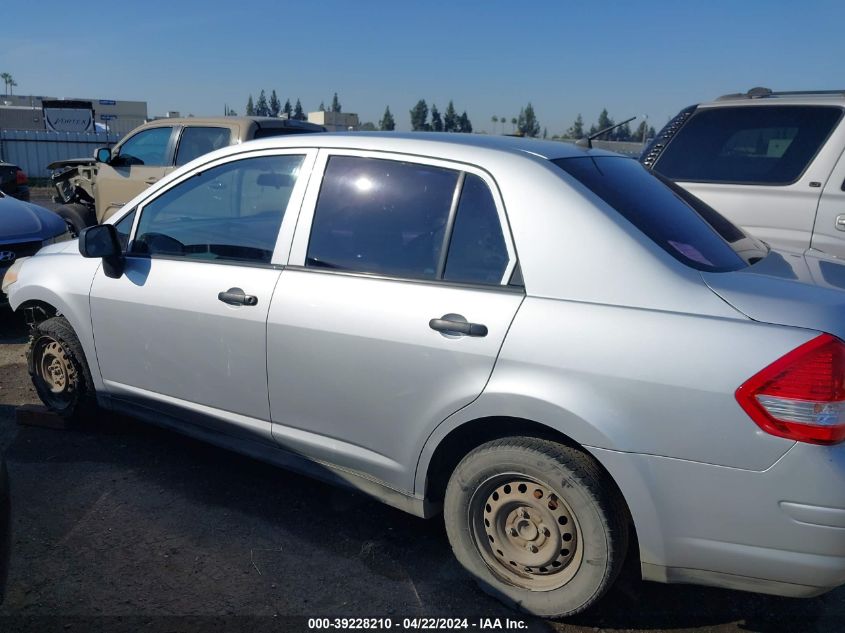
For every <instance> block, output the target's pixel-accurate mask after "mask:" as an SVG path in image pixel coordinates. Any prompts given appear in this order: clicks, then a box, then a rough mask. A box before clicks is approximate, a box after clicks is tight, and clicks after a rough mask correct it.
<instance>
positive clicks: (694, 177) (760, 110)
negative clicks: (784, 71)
mask: <svg viewBox="0 0 845 633" xmlns="http://www.w3.org/2000/svg"><path fill="white" fill-rule="evenodd" d="M841 117H842V109H841V108H838V107H829V106H823V107H821V106H817V107H813V106H745V107H735V108H711V109H707V108H704V109H700V110H699V111H697V112H696V113H695V115H693V116H692V117H691V118H690V119H689V121H687V123H686V124H685V125H684V126H683V127H682V128H681V129H680V130H679V131H678V132H677V134H676V135H675V137H674V138H673V139H672V141H671V142H670V143H669V145H668V146H667V147H666V149H665V150H664V151H663V154H662V155H661V156H660V158H659V159H658V161H657V164H656V165H655V167H654V169H655V171H658V172H660V173H661V174H663V175H664V176H666V177H667V178H671V179H672V180H676V181H677V180H680V181H695V182H723V183H745V184H751V183H760V184H769V185H786V184H789V183H792V182H795V181H796V180H797V179H798V178H799V177H800V176H801V174H802V173H803V172H804V170H805V169H806V167H807V165H808V164H809V163H810V161H811V160H812V159H813V157H814V156H815V155H816V152H817V151H818V150H819V148H820V147H821V145H822V143H824V141H825V139H827V137H828V135H829V134H830V133H831V131H832V130H833V128H834V126H835V125H836V123H837V122H838V121H839V119H840V118H841Z"/></svg>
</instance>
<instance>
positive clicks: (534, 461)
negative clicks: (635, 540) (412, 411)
mask: <svg viewBox="0 0 845 633" xmlns="http://www.w3.org/2000/svg"><path fill="white" fill-rule="evenodd" d="M538 495H539V496H538ZM443 514H444V520H445V523H446V532H447V534H448V536H449V542H450V543H451V545H452V551H453V552H454V553H455V556H456V557H457V559H458V561H459V562H460V563H461V564H462V565H463V566H464V568H465V569H467V571H469V572H470V574H472V576H473V577H474V578H475V579H476V581H477V582H478V584H479V585H480V586H481V588H482V590H484V591H485V592H486V593H489V594H490V595H492V596H493V597H495V598H498V599H499V600H501V601H503V602H505V603H506V604H509V605H510V606H512V607H515V608H517V609H520V610H521V611H524V612H526V613H530V614H532V615H537V616H542V617H550V618H558V617H565V616H570V615H574V614H576V613H579V612H581V611H584V610H585V609H587V608H589V607H590V606H591V605H592V604H594V603H595V602H596V601H597V600H599V598H601V597H602V596H603V595H604V594H605V592H606V591H607V590H608V589H609V588H610V586H611V585H612V584H613V582H614V581H615V580H616V577H617V576H618V574H619V571H620V570H621V569H622V564H623V562H624V561H625V554H626V552H627V548H628V521H627V513H626V511H625V507H624V504H623V501H622V499H621V497H620V495H619V493H618V491H617V490H616V488H615V487H614V486H613V484H612V482H610V481H609V479H608V477H607V475H606V474H605V473H604V471H603V470H602V469H601V468H600V467H599V466H598V464H597V463H596V462H595V461H594V460H593V459H592V458H591V457H590V456H588V455H586V454H584V453H582V452H581V451H578V450H576V449H574V448H570V447H568V446H564V445H562V444H558V443H555V442H551V441H548V440H541V439H537V438H531V437H507V438H502V439H498V440H493V441H491V442H487V443H486V444H482V445H481V446H479V447H478V448H476V449H475V450H473V451H472V452H470V453H469V454H468V455H467V456H466V457H464V459H463V460H462V461H461V462H460V464H458V466H457V467H456V468H455V471H454V472H453V473H452V476H451V478H450V479H449V484H448V486H447V488H446V496H445V500H444V508H443ZM552 526H554V527H553V528H552ZM532 565H533V566H532Z"/></svg>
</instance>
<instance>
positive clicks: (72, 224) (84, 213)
mask: <svg viewBox="0 0 845 633" xmlns="http://www.w3.org/2000/svg"><path fill="white" fill-rule="evenodd" d="M56 213H57V214H58V215H59V217H61V218H62V219H63V220H64V221H65V224H67V227H68V231H70V233H71V235H73V236H74V237H77V236H78V235H79V232H80V231H82V229H84V228H85V227H88V226H91V225H92V224H94V218H93V213H92V212H91V209H90V208H88V207H87V206H85V205H84V204H65V205H62V206H60V207H59V208H58V209H56Z"/></svg>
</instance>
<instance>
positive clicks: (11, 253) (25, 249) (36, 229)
mask: <svg viewBox="0 0 845 633" xmlns="http://www.w3.org/2000/svg"><path fill="white" fill-rule="evenodd" d="M67 228H68V227H67V224H65V221H64V220H63V219H62V218H60V217H59V216H57V215H56V214H55V213H53V212H52V211H49V210H47V209H45V208H44V207H39V206H38V205H36V204H32V203H30V202H23V201H22V200H17V199H16V198H12V197H10V196H6V195H4V194H2V193H0V279H2V278H3V275H5V274H6V270H7V269H8V268H9V267H10V266H11V265H12V264H14V263H15V260H16V259H20V258H21V257H29V256H30V255H35V253H37V252H38V250H39V249H40V248H41V247H42V246H46V245H47V244H53V243H55V242H61V241H63V240H69V239H70V238H71V235H70V233H68V230H67ZM4 305H6V295H4V294H3V293H2V292H0V306H4Z"/></svg>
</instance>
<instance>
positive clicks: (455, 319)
mask: <svg viewBox="0 0 845 633" xmlns="http://www.w3.org/2000/svg"><path fill="white" fill-rule="evenodd" d="M428 327H430V328H431V329H432V330H434V331H436V332H440V333H441V334H452V335H457V334H462V335H464V336H479V337H480V336H487V326H486V325H483V324H481V323H469V322H468V321H467V320H466V319H465V318H464V317H463V316H461V315H460V314H444V315H443V316H442V317H440V318H439V319H432V320H431V321H429V322H428Z"/></svg>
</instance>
